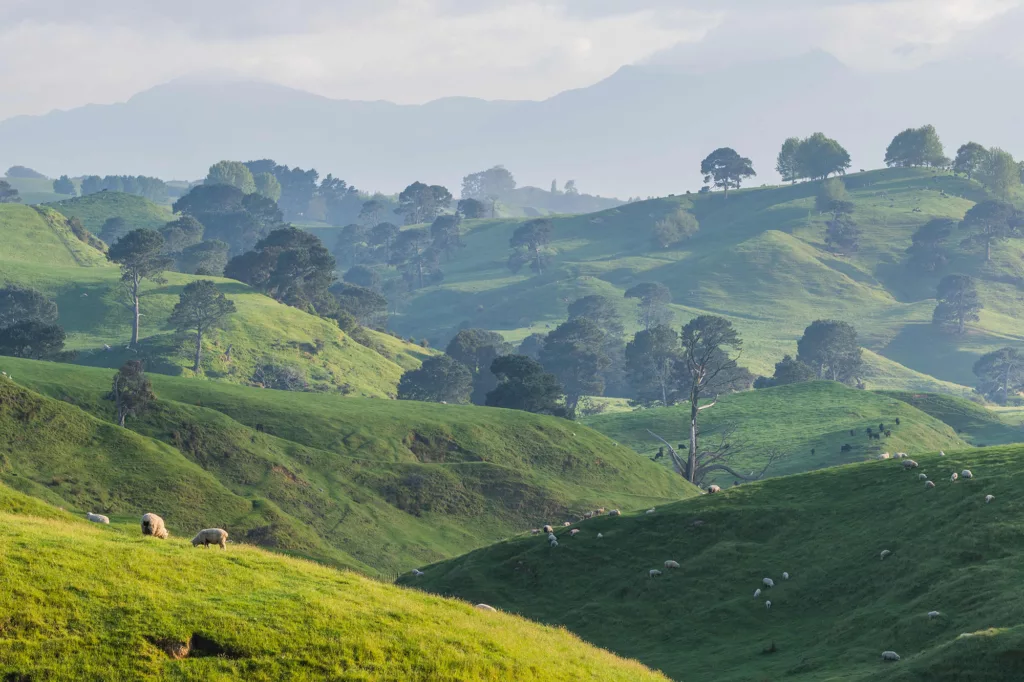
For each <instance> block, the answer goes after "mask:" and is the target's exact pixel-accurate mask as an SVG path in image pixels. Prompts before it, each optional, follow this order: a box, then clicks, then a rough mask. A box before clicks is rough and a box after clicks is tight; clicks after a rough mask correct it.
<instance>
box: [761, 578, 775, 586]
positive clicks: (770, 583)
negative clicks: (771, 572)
mask: <svg viewBox="0 0 1024 682" xmlns="http://www.w3.org/2000/svg"><path fill="white" fill-rule="evenodd" d="M761 583H762V584H763V585H764V586H765V587H775V581H774V580H772V579H771V578H765V579H764V580H762V581H761Z"/></svg>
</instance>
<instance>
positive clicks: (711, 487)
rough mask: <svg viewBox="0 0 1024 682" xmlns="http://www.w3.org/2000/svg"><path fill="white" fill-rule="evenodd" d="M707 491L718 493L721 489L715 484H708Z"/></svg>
mask: <svg viewBox="0 0 1024 682" xmlns="http://www.w3.org/2000/svg"><path fill="white" fill-rule="evenodd" d="M708 492H709V493H712V494H713V493H720V492H722V489H721V488H720V487H718V486H717V485H709V486H708Z"/></svg>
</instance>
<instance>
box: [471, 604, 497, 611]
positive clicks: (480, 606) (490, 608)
mask: <svg viewBox="0 0 1024 682" xmlns="http://www.w3.org/2000/svg"><path fill="white" fill-rule="evenodd" d="M473 608H474V609H476V610H477V611H495V612H496V611H497V610H498V609H496V608H494V607H493V606H489V605H487V604H477V605H476V606H474V607H473Z"/></svg>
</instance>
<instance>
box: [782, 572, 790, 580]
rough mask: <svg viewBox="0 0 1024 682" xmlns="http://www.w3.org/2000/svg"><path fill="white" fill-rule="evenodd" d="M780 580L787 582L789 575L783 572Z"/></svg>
mask: <svg viewBox="0 0 1024 682" xmlns="http://www.w3.org/2000/svg"><path fill="white" fill-rule="evenodd" d="M782 579H783V580H789V573H786V572H785V571H783V572H782Z"/></svg>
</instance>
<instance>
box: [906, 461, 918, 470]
mask: <svg viewBox="0 0 1024 682" xmlns="http://www.w3.org/2000/svg"><path fill="white" fill-rule="evenodd" d="M903 468H904V469H916V468H917V462H915V461H914V460H912V459H905V460H903Z"/></svg>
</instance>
